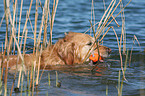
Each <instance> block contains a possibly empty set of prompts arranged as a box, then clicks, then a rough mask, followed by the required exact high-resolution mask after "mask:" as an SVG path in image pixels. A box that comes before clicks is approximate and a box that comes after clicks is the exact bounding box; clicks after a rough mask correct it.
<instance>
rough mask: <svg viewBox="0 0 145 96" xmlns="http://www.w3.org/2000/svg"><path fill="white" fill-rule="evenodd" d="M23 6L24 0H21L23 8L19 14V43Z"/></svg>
mask: <svg viewBox="0 0 145 96" xmlns="http://www.w3.org/2000/svg"><path fill="white" fill-rule="evenodd" d="M22 7H23V0H21V8H20V15H19V27H18V44H19V41H20V28H21V17H22Z"/></svg>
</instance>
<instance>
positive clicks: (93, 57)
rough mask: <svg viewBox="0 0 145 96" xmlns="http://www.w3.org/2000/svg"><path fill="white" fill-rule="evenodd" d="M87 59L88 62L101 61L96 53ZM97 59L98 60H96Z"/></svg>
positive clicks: (101, 58)
mask: <svg viewBox="0 0 145 96" xmlns="http://www.w3.org/2000/svg"><path fill="white" fill-rule="evenodd" d="M89 59H90V60H92V61H93V62H97V61H99V60H103V57H101V56H100V57H99V54H96V53H94V56H93V55H91V56H90V57H89ZM98 59H99V60H98Z"/></svg>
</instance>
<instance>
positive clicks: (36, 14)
mask: <svg viewBox="0 0 145 96" xmlns="http://www.w3.org/2000/svg"><path fill="white" fill-rule="evenodd" d="M35 10H36V12H35V27H34V47H33V55H35V49H36V32H37V19H38V1H37V0H36V9H35Z"/></svg>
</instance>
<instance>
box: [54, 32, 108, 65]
mask: <svg viewBox="0 0 145 96" xmlns="http://www.w3.org/2000/svg"><path fill="white" fill-rule="evenodd" d="M57 43H58V44H57ZM57 43H56V44H57V45H58V46H59V49H58V55H59V57H60V58H61V59H62V60H63V61H64V62H65V64H68V65H71V64H73V63H78V64H80V63H83V62H84V61H87V60H88V57H89V55H90V54H93V53H97V54H100V56H101V57H108V56H109V54H110V52H111V49H110V48H108V47H106V46H102V45H98V46H97V44H96V43H95V39H94V38H93V37H91V36H90V35H88V34H83V33H75V32H69V33H68V34H66V36H65V37H64V38H63V39H61V40H59V41H58V42H57Z"/></svg>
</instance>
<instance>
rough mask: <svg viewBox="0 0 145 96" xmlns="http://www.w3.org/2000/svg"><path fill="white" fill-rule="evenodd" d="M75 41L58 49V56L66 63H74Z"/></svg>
mask: <svg viewBox="0 0 145 96" xmlns="http://www.w3.org/2000/svg"><path fill="white" fill-rule="evenodd" d="M74 46H75V44H74V43H70V44H69V45H67V46H63V47H64V48H60V49H58V56H59V57H60V58H61V59H62V60H63V61H64V62H65V64H66V65H72V64H73V63H74Z"/></svg>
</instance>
